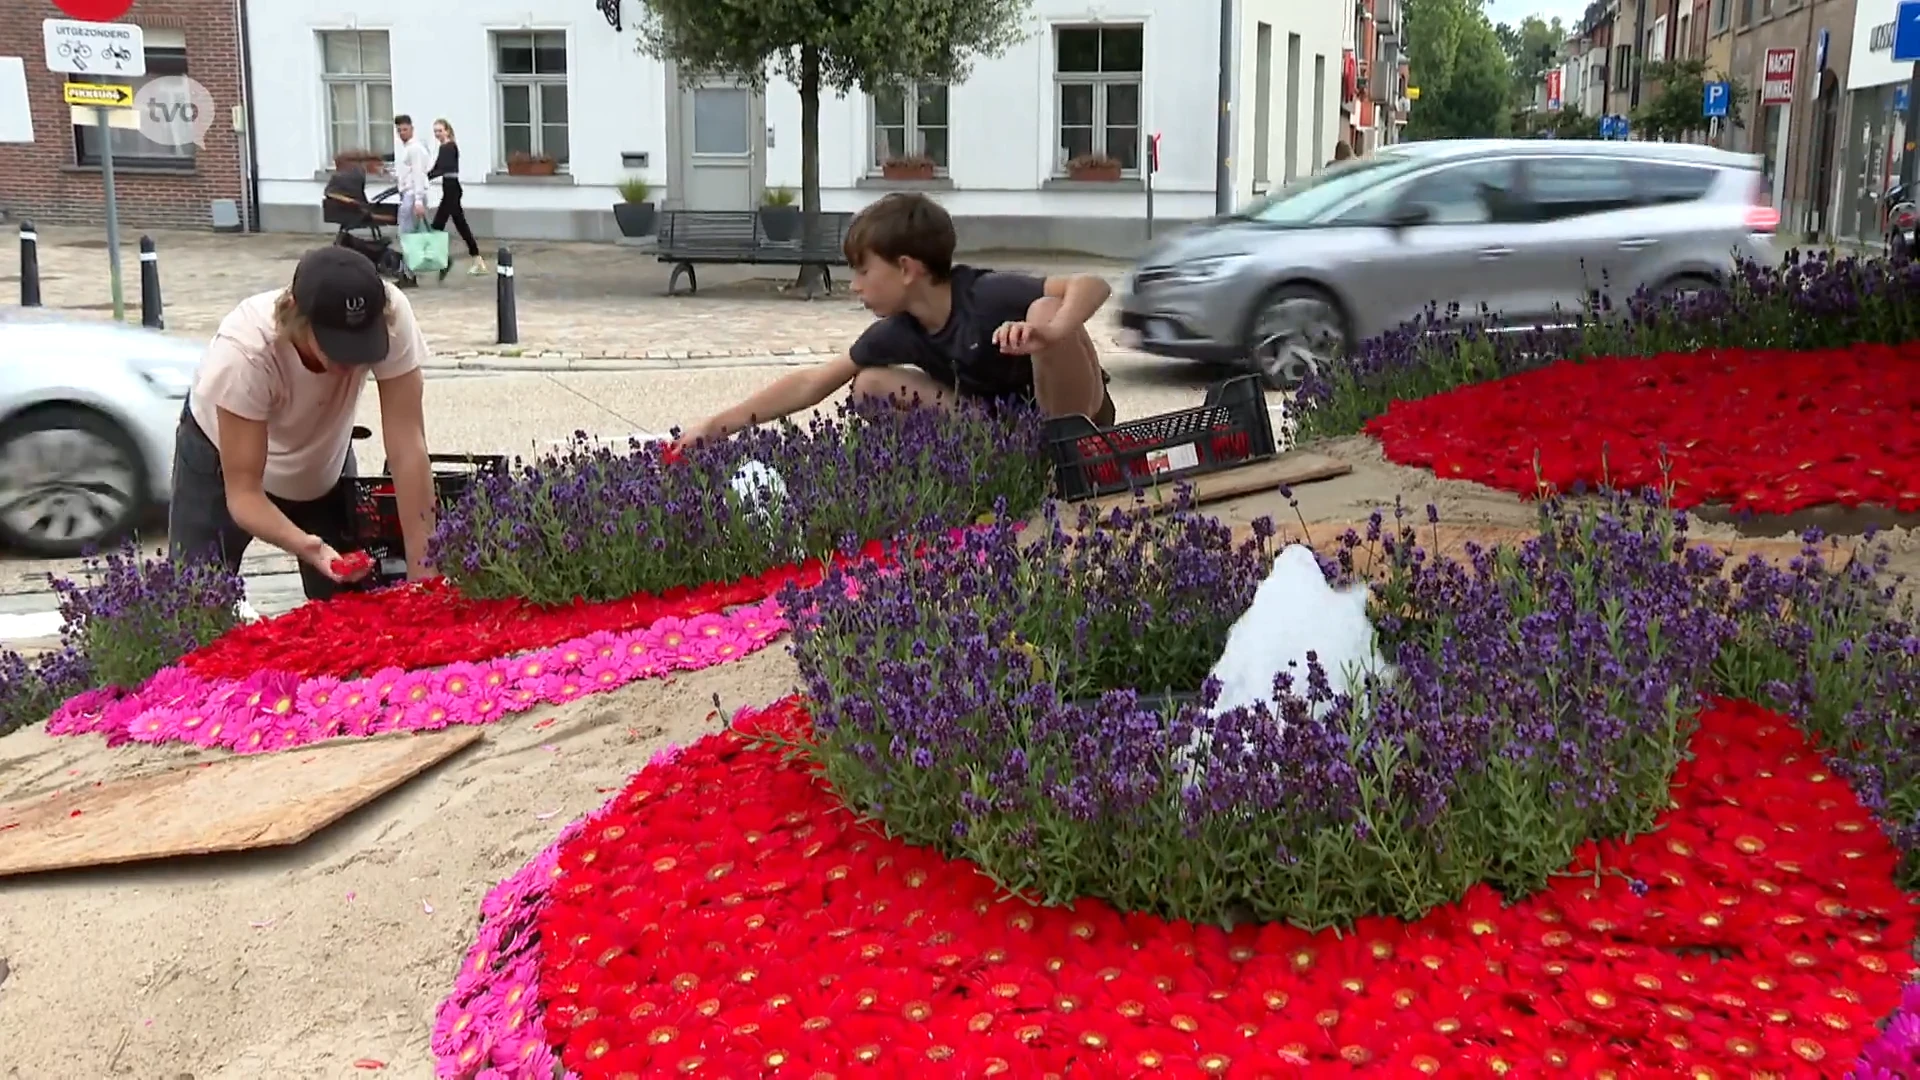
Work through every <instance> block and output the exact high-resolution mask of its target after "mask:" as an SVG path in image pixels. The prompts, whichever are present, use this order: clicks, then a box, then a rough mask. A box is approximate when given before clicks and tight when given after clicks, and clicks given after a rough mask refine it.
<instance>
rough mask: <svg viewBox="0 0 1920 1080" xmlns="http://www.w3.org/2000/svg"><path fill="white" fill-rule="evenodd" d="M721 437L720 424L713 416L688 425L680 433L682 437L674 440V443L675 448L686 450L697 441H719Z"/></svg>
mask: <svg viewBox="0 0 1920 1080" xmlns="http://www.w3.org/2000/svg"><path fill="white" fill-rule="evenodd" d="M719 439H720V425H718V424H716V423H714V421H713V418H712V417H708V418H707V419H705V420H702V421H700V422H699V423H697V424H691V425H688V427H687V428H686V430H684V431H682V432H681V433H680V437H679V438H677V439H675V440H673V445H674V448H675V449H678V450H685V449H688V448H689V447H692V446H693V445H694V444H696V443H703V442H717V441H719Z"/></svg>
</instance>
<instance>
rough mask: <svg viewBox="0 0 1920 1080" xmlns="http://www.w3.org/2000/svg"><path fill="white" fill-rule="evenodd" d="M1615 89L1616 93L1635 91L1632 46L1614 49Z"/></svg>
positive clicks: (1617, 46) (1615, 47) (1621, 46)
mask: <svg viewBox="0 0 1920 1080" xmlns="http://www.w3.org/2000/svg"><path fill="white" fill-rule="evenodd" d="M1613 89H1614V90H1615V91H1616V92H1618V91H1622V90H1631V89H1633V46H1631V45H1615V46H1614V47H1613Z"/></svg>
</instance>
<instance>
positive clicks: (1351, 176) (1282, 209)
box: [1237, 151, 1427, 225]
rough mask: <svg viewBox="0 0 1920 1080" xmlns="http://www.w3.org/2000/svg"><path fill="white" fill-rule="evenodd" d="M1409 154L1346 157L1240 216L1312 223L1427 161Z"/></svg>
mask: <svg viewBox="0 0 1920 1080" xmlns="http://www.w3.org/2000/svg"><path fill="white" fill-rule="evenodd" d="M1426 162H1427V159H1425V158H1421V157H1415V156H1414V155H1411V154H1397V153H1394V152H1392V151H1383V152H1380V153H1376V154H1370V155H1368V156H1366V157H1359V158H1349V159H1347V160H1346V161H1343V162H1341V163H1340V164H1338V165H1335V166H1333V167H1332V168H1330V169H1327V170H1325V171H1324V172H1317V173H1314V174H1313V175H1312V176H1303V177H1301V178H1300V179H1298V180H1295V181H1294V182H1293V183H1291V184H1288V185H1287V186H1286V187H1283V188H1281V189H1280V190H1279V191H1276V192H1274V193H1273V194H1271V195H1268V196H1267V197H1266V198H1264V199H1261V200H1260V201H1259V202H1256V203H1254V204H1253V205H1252V206H1249V207H1247V208H1246V209H1245V210H1244V211H1242V212H1241V213H1240V214H1239V215H1237V216H1239V217H1243V218H1247V219H1249V220H1252V221H1259V222H1263V223H1265V224H1268V225H1313V224H1317V223H1318V222H1319V220H1320V218H1321V217H1322V216H1323V215H1325V214H1326V213H1327V211H1329V210H1331V209H1333V208H1334V207H1336V206H1339V205H1340V204H1341V203H1344V202H1346V201H1347V200H1348V199H1350V198H1352V197H1353V196H1355V195H1359V194H1362V193H1364V192H1366V191H1368V190H1370V189H1371V188H1373V187H1374V186H1375V185H1377V184H1381V183H1384V182H1386V181H1388V180H1392V179H1393V178H1395V177H1397V176H1403V175H1405V174H1407V173H1409V172H1412V171H1413V170H1415V169H1417V168H1419V167H1420V166H1421V165H1423V164H1426Z"/></svg>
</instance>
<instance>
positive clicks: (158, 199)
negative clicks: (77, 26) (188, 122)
mask: <svg viewBox="0 0 1920 1080" xmlns="http://www.w3.org/2000/svg"><path fill="white" fill-rule="evenodd" d="M6 6H7V9H8V10H7V15H6V18H4V19H0V56H22V57H25V58H26V68H27V95H28V98H29V99H30V101H31V105H32V109H33V129H34V141H33V142H32V143H0V211H4V212H5V213H6V214H7V215H9V216H10V217H11V218H12V219H13V220H15V221H18V220H19V219H21V218H31V219H33V220H34V221H36V222H45V223H48V224H72V225H80V224H101V223H104V222H105V220H106V218H105V210H104V201H105V200H104V199H103V197H102V189H101V180H100V170H99V168H98V167H91V166H80V165H76V164H75V161H76V154H75V147H74V135H73V127H72V125H71V123H70V115H71V113H70V110H69V108H68V107H67V105H66V103H65V101H64V100H63V99H62V97H61V89H60V88H61V85H62V84H63V83H64V82H66V76H65V75H60V74H55V73H54V72H50V71H48V70H46V64H45V62H44V59H43V58H44V56H45V55H46V49H45V47H44V46H43V45H42V36H41V26H40V23H41V20H42V19H60V18H65V17H66V16H65V15H63V14H61V12H60V11H59V9H57V8H55V7H54V6H53V4H52V3H51V2H50V0H7V5H6ZM120 21H122V22H130V23H136V24H138V25H139V26H141V27H142V28H143V29H145V30H146V31H147V32H148V34H149V35H151V34H152V32H153V31H154V30H155V29H169V30H174V31H179V32H182V33H184V34H185V36H186V52H187V74H188V75H189V76H190V77H192V78H193V79H195V80H196V81H198V82H199V83H200V84H201V85H203V86H205V87H206V88H207V90H208V91H209V92H210V93H212V95H213V100H214V104H215V106H216V108H217V111H218V115H217V116H216V117H215V119H214V124H213V127H212V129H211V130H210V131H209V132H208V133H207V139H206V145H204V146H202V147H200V148H199V150H198V153H197V155H196V157H195V160H194V164H193V167H192V168H191V169H176V168H168V169H159V168H153V167H148V168H141V167H140V166H139V165H138V164H137V163H128V162H123V161H121V160H119V159H118V158H116V159H115V161H114V188H115V191H116V194H117V196H118V200H117V201H118V202H119V206H120V222H121V225H122V226H123V227H124V228H127V229H152V228H168V227H174V228H179V227H186V228H205V227H208V226H209V224H210V219H209V217H208V210H207V207H208V204H209V202H211V201H212V200H214V199H223V198H224V199H235V200H238V199H239V198H240V197H241V195H242V176H243V171H242V164H241V155H242V154H243V153H244V152H245V151H244V148H243V143H242V137H241V136H240V135H239V134H237V133H236V132H234V130H233V123H232V118H233V108H234V107H235V106H237V105H239V104H241V97H240V70H241V67H240V34H239V27H238V21H237V17H236V14H235V8H234V0H135V3H134V5H133V9H132V10H131V11H129V12H128V13H127V16H126V18H124V19H122V20H120ZM100 81H102V82H108V81H111V80H110V79H107V78H102V79H101V80H100Z"/></svg>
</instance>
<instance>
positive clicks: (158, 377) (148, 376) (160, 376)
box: [134, 364, 193, 400]
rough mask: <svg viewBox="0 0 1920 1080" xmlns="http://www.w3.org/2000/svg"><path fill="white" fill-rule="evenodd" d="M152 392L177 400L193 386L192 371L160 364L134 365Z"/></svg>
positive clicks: (184, 395) (185, 394)
mask: <svg viewBox="0 0 1920 1080" xmlns="http://www.w3.org/2000/svg"><path fill="white" fill-rule="evenodd" d="M134 370H135V371H138V372H139V373H140V377H141V378H142V379H144V380H145V381H146V384H147V385H148V386H150V387H152V388H153V392H154V393H156V394H159V395H160V396H161V397H163V398H172V399H175V400H178V399H180V398H184V397H186V396H187V391H188V390H191V389H192V388H193V373H192V372H191V371H183V370H181V369H180V368H177V367H171V366H167V365H161V364H139V365H136V366H135V367H134Z"/></svg>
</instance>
